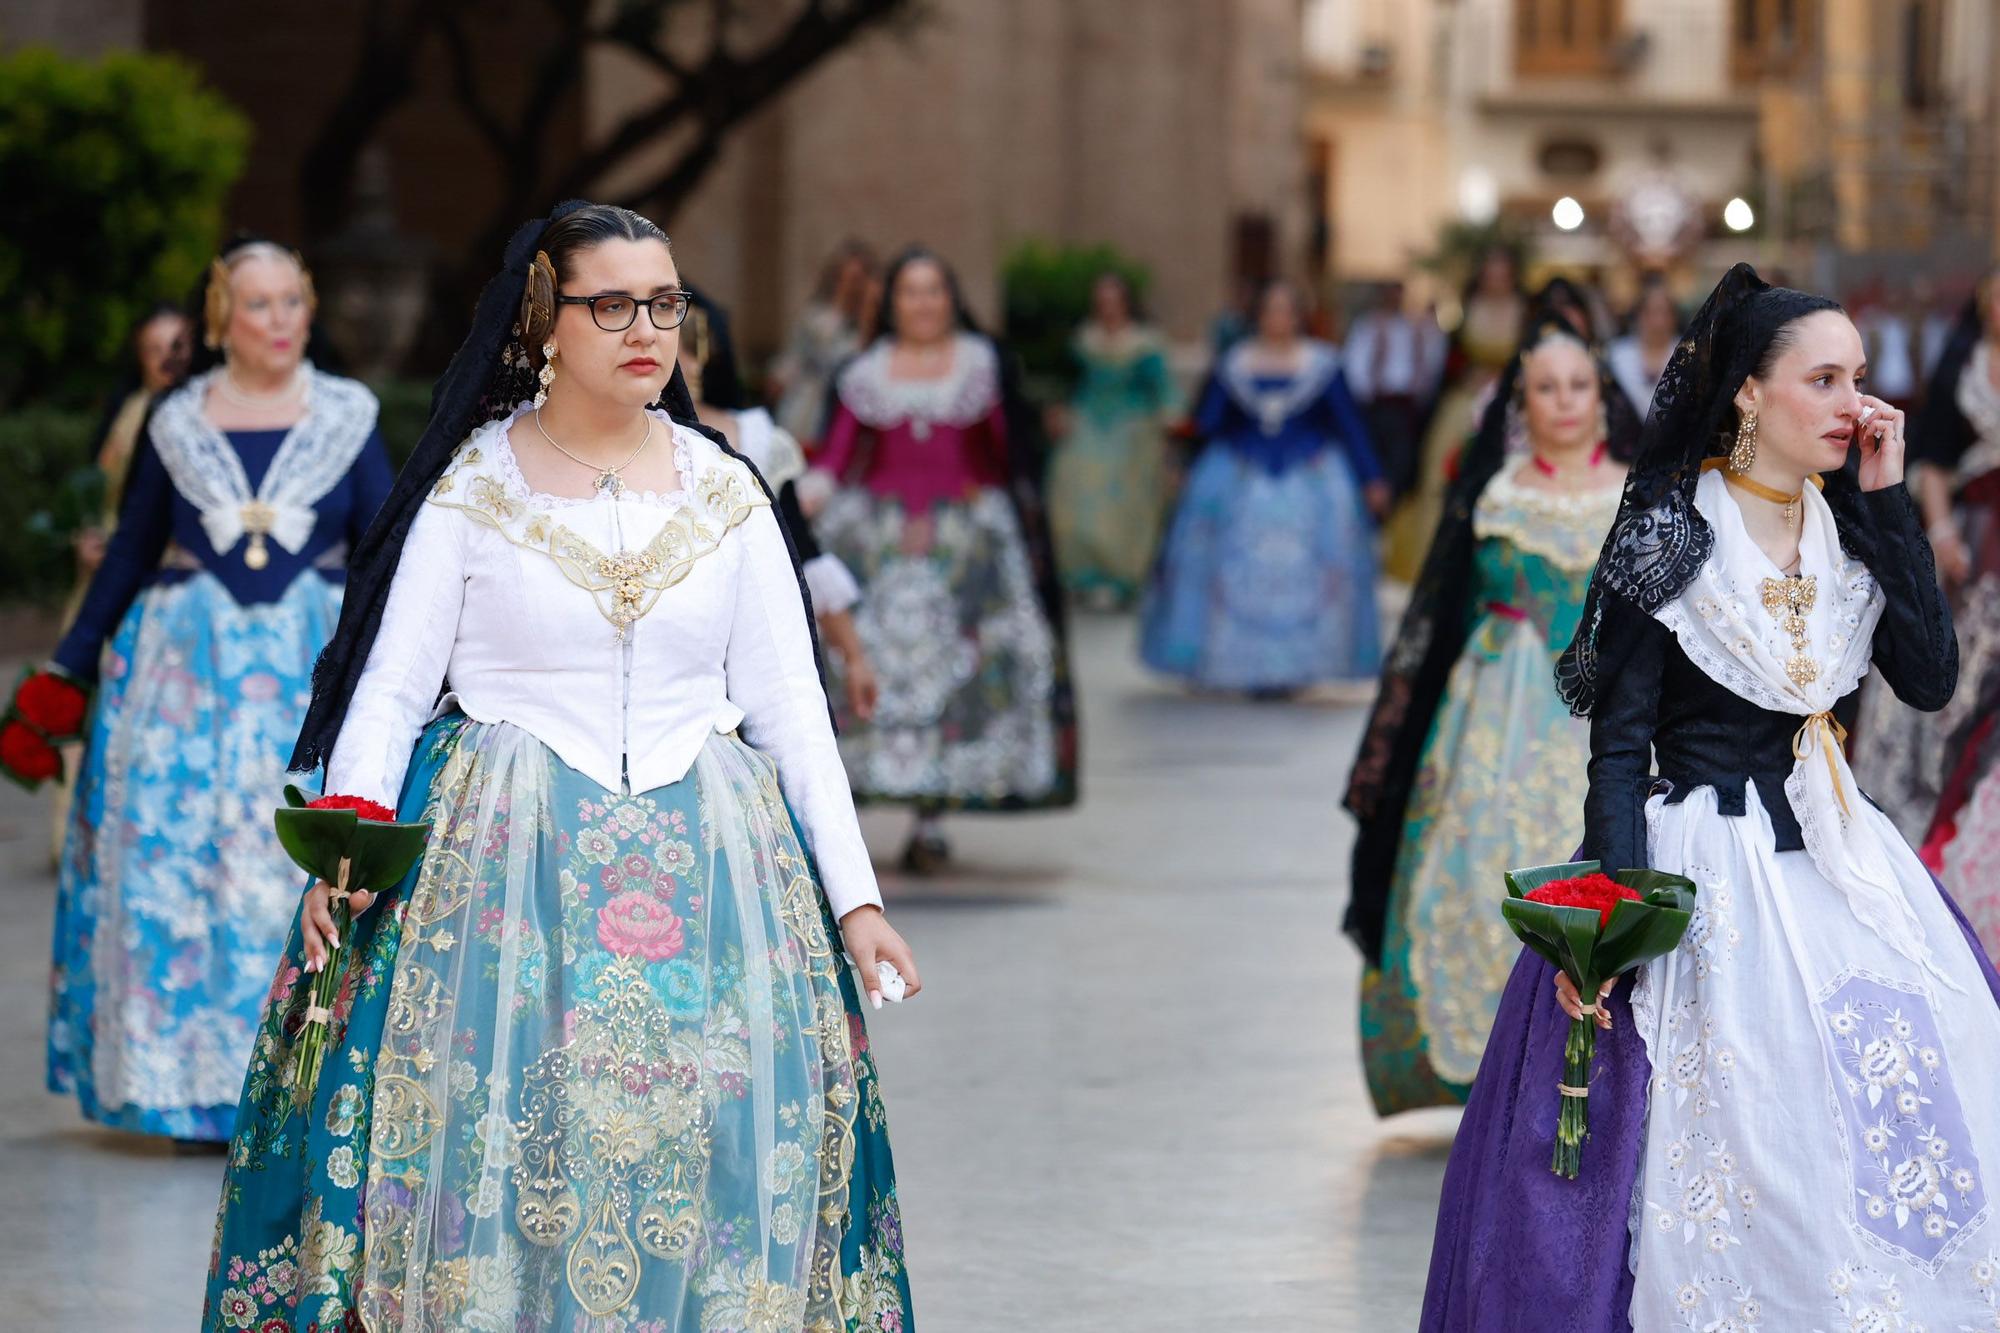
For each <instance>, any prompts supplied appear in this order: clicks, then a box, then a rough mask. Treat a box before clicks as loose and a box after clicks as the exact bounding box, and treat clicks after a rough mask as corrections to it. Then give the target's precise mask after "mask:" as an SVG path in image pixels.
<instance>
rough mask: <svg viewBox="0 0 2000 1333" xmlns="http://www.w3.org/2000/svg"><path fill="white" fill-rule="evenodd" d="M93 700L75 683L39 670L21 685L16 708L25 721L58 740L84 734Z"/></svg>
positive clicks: (17, 694)
mask: <svg viewBox="0 0 2000 1333" xmlns="http://www.w3.org/2000/svg"><path fill="white" fill-rule="evenodd" d="M89 707H90V699H89V696H88V695H86V694H85V693H84V692H83V691H82V690H81V689H78V688H77V686H76V683H75V682H74V681H68V680H64V679H63V678H62V677H61V676H58V675H56V674H55V673H54V672H51V671H38V672H36V673H35V674H34V675H32V676H30V677H28V678H27V679H26V680H24V681H22V682H21V688H20V689H19V690H17V691H15V694H14V709H15V711H16V712H18V713H19V714H20V715H21V716H22V717H23V718H24V719H26V720H27V721H28V722H30V723H32V724H33V725H35V726H36V727H39V728H41V730H42V731H43V732H45V733H46V734H48V735H50V736H54V737H56V738H57V739H67V738H69V737H72V736H76V735H79V734H81V732H82V730H83V719H84V715H85V713H87V712H88V711H89Z"/></svg>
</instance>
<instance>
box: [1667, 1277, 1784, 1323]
mask: <svg viewBox="0 0 2000 1333" xmlns="http://www.w3.org/2000/svg"><path fill="white" fill-rule="evenodd" d="M1673 1318H1674V1320H1675V1322H1676V1324H1677V1326H1678V1327H1681V1328H1685V1329H1698V1330H1700V1333H1747V1330H1750V1329H1755V1328H1762V1327H1765V1324H1764V1303H1763V1302H1762V1301H1760V1300H1758V1299H1757V1296H1756V1294H1755V1293H1754V1292H1752V1291H1751V1290H1750V1288H1749V1287H1747V1286H1745V1285H1744V1284H1743V1283H1741V1282H1738V1281H1737V1280H1736V1279H1735V1278H1732V1277H1729V1276H1726V1275H1724V1274H1713V1273H1704V1274H1703V1275H1701V1276H1700V1277H1694V1278H1689V1279H1688V1280H1687V1281H1686V1282H1683V1283H1681V1285H1680V1286H1678V1287H1676V1288H1675V1289H1674V1309H1673Z"/></svg>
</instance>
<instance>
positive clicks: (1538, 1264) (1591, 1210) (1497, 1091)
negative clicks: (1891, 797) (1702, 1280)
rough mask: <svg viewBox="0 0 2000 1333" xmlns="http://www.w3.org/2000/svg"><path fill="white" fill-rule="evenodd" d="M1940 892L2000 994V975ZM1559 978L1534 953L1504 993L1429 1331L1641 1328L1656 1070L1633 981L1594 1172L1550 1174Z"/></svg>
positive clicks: (1469, 1105) (1464, 1124)
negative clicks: (1638, 1217) (1640, 1250)
mask: <svg viewBox="0 0 2000 1333" xmlns="http://www.w3.org/2000/svg"><path fill="white" fill-rule="evenodd" d="M1938 892H1939V893H1940V894H1942V895H1943V897H1944V900H1945V905H1946V906H1947V907H1949V908H1951V912H1952V915H1953V916H1954V917H1956V918H1957V920H1958V924H1959V928H1960V929H1961V930H1963V931H1964V932H1965V939H1966V943H1968V944H1970V945H1971V946H1972V952H1973V956H1974V957H1975V958H1977V959H1978V960H1979V966H1980V970H1981V971H1982V972H1983V973H1984V974H1985V976H1986V984H1987V987H1988V988H1989V989H1990V990H1991V991H1992V992H1993V998H1994V1000H1995V1001H1996V1002H2000V973H1996V972H1995V971H1994V968H1993V964H1992V962H1991V960H1989V959H1988V958H1987V956H1986V951H1985V950H1984V949H1983V948H1981V947H1980V944H1979V938H1978V936H1976V935H1975V934H1973V931H1972V927H1971V926H1970V925H1968V924H1967V923H1966V920H1965V914H1964V913H1963V912H1960V911H1959V910H1958V904H1957V903H1955V902H1953V901H1952V900H1951V895H1950V894H1948V893H1945V891H1944V890H1943V888H1939V890H1938ZM1555 976H1556V971H1555V969H1554V968H1553V967H1551V966H1549V964H1547V963H1545V962H1543V961H1542V959H1541V958H1540V957H1539V956H1538V955H1536V954H1534V953H1531V952H1529V951H1528V950H1526V949H1523V950H1522V951H1521V958H1520V961H1519V962H1517V963H1516V964H1515V965H1514V974H1513V975H1512V976H1511V977H1509V978H1508V980H1507V989H1506V990H1505V991H1504V992H1502V994H1501V996H1500V1010H1499V1013H1498V1014H1497V1015H1495V1017H1494V1020H1493V1036H1492V1037H1491V1038H1490V1039H1489V1040H1488V1041H1487V1043H1486V1055H1485V1057H1484V1058H1483V1059H1482V1060H1481V1062H1480V1065H1479V1076H1478V1077H1477V1078H1476V1079H1475V1080H1474V1082H1473V1085H1472V1095H1471V1098H1470V1099H1469V1100H1468V1101H1467V1102H1466V1104H1465V1118H1464V1119H1463V1120H1462V1121H1461V1122H1460V1124H1459V1129H1458V1137H1457V1139H1456V1140H1455V1141H1454V1142H1453V1143H1452V1147H1451V1161H1450V1163H1449V1164H1448V1165H1447V1166H1446V1167H1445V1173H1444V1197H1443V1199H1442V1200H1441V1202H1440V1203H1439V1205H1438V1222H1437V1235H1436V1237H1435V1239H1434V1240H1433V1241H1432V1243H1431V1271H1430V1280H1429V1284H1428V1286H1427V1287H1426V1289H1425V1292H1424V1314H1423V1322H1422V1323H1421V1324H1420V1325H1418V1328H1419V1330H1420V1333H1630V1329H1631V1327H1632V1323H1631V1320H1630V1318H1629V1317H1628V1314H1627V1312H1628V1309H1629V1307H1630V1306H1631V1303H1632V1271H1631V1267H1630V1265H1629V1263H1628V1261H1627V1259H1628V1255H1629V1253H1630V1250H1631V1232H1630V1226H1629V1218H1630V1215H1631V1206H1632V1181H1633V1179H1634V1178H1635V1177H1636V1176H1637V1175H1638V1173H1639V1157H1640V1151H1641V1149H1642V1148H1643V1147H1644V1146H1645V1142H1646V1139H1645V1125H1646V1085H1647V1083H1648V1082H1649V1081H1650V1080H1651V1078H1652V1074H1653V1068H1652V1065H1651V1063H1650V1062H1649V1061H1648V1060H1647V1059H1646V1043H1645V1042H1644V1041H1642V1040H1640V1038H1639V1034H1638V1032H1637V1031H1636V1030H1635V1027H1634V1025H1633V1021H1632V1003H1631V992H1632V981H1631V978H1629V977H1627V978H1626V979H1625V980H1623V981H1621V982H1620V983H1619V984H1618V987H1617V989H1616V990H1614V991H1613V992H1612V994H1611V1021H1612V1028H1611V1030H1610V1031H1609V1032H1599V1033H1598V1034H1597V1065H1596V1068H1595V1070H1594V1071H1593V1076H1592V1078H1591V1083H1590V1087H1591V1098H1590V1139H1589V1141H1588V1142H1587V1143H1585V1144H1584V1148H1583V1174H1582V1176H1581V1177H1580V1178H1578V1179H1576V1180H1563V1179H1561V1178H1560V1177H1558V1176H1557V1175H1556V1174H1555V1173H1554V1172H1552V1171H1550V1170H1549V1161H1550V1159H1551V1157H1552V1156H1553V1155H1554V1152H1555V1136H1556V1113H1557V1111H1558V1110H1559V1109H1560V1107H1559V1105H1558V1103H1559V1102H1560V1100H1561V1099H1560V1097H1559V1095H1558V1094H1557V1092H1556V1084H1557V1083H1558V1082H1559V1081H1561V1078H1562V1066H1563V1041H1564V1039H1565V1038H1566V1037H1567V1035H1568V1032H1569V1018H1568V1017H1567V1016H1566V1015H1565V1014H1564V1013H1563V1012H1562V1010H1561V1009H1559V1008H1557V1007H1556V998H1555Z"/></svg>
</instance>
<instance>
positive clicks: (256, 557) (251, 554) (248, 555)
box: [243, 532, 271, 569]
mask: <svg viewBox="0 0 2000 1333" xmlns="http://www.w3.org/2000/svg"><path fill="white" fill-rule="evenodd" d="M243 563H244V564H246V565H248V566H249V567H250V568H252V569H262V568H264V566H266V565H268V564H270V563H271V553H270V552H269V551H267V550H265V549H264V534H263V533H261V532H253V533H251V534H250V545H249V546H247V547H246V548H244V551H243Z"/></svg>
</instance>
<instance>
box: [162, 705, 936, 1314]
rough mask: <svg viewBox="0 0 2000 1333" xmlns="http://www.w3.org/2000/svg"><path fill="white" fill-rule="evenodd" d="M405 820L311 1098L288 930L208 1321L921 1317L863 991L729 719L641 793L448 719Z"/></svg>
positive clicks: (235, 1166)
mask: <svg viewBox="0 0 2000 1333" xmlns="http://www.w3.org/2000/svg"><path fill="white" fill-rule="evenodd" d="M400 814H401V817H402V818H404V819H409V820H418V819H421V820H428V821H430V822H431V824H432V826H433V828H432V836H431V847H430V850H429V852H428V853H427V854H426V856H425V859H424V861H423V862H422V864H421V865H419V866H418V867H417V868H416V869H414V870H412V871H411V873H410V875H409V877H408V878H406V879H405V880H404V882H403V884H402V885H401V886H399V887H398V888H397V889H396V890H394V891H393V892H392V893H391V894H389V895H385V897H384V899H383V901H382V902H381V903H380V904H379V905H377V906H376V907H374V908H373V909H371V910H370V911H368V912H366V913H364V914H363V915H362V916H361V917H360V918H358V920H357V921H356V923H355V925H354V927H353V931H352V935H353V938H352V942H351V948H350V949H348V950H346V951H344V954H345V956H346V957H347V958H348V962H347V964H346V968H347V970H346V974H345V979H344V982H343V985H342V989H341V991H340V995H339V998H338V1000H337V1001H336V1002H335V1004H334V1006H333V1021H332V1028H331V1031H332V1038H331V1040H330V1043H329V1046H328V1050H327V1055H326V1061H325V1066H324V1068H323V1071H322V1073H321V1076H320V1080H319V1085H318V1088H317V1090H316V1092H315V1095H314V1096H313V1098H312V1101H311V1104H310V1106H309V1107H308V1108H306V1109H303V1110H301V1109H300V1108H298V1107H297V1106H296V1105H295V1099H294V1095H293V1088H292V1081H293V1073H294V1070H295V1067H296V1043H297V1038H298V1032H299V1027H300V1021H301V1019H302V1017H303V1011H304V1007H305V1005H306V1003H307V999H308V995H309V989H310V981H311V978H310V977H309V976H308V975H306V974H305V973H304V972H303V961H304V951H303V946H302V941H301V939H300V935H299V929H298V925H297V923H296V921H294V924H293V927H292V933H291V938H290V942H289V943H288V945H287V946H286V949H285V953H284V957H283V959H282V961H281V962H280V964H279V967H278V973H277V978H276V980H275V981H274V983H273V985H272V988H271V993H270V998H269V1001H268V1002H267V1004H266V1006H265V1010H264V1017H263V1023H262V1026H261V1028H260V1030H259V1032H258V1034H257V1039H256V1044H255V1048H254V1052H253V1054H252V1057H251V1063H250V1069H249V1073H248V1077H247V1079H246V1082H245V1084H244V1091H243V1100H242V1106H241V1109H240V1111H239V1112H238V1116H237V1122H236V1137H235V1140H234V1141H233V1142H232V1144H231V1146H230V1153H229V1161H228V1168H227V1173H226V1175H225V1178H224V1183H223V1195H222V1206H221V1210H220V1213H219V1215H218V1217H217V1219H216V1234H215V1249H214V1256H213V1258H212V1259H211V1261H210V1269H209V1274H208V1289H207V1301H206V1306H205V1309H204V1311H203V1315H202V1322H201V1327H202V1329H203V1330H205V1331H208V1333H224V1331H226V1330H237V1329H247V1330H252V1333H328V1331H330V1330H361V1329H368V1330H387V1329H403V1328H422V1329H427V1330H445V1329H450V1330H475V1329H478V1330H484V1329H502V1330H507V1331H508V1333H555V1331H556V1330H561V1333H572V1330H582V1331H584V1333H861V1331H862V1330H866V1331H867V1333H914V1330H915V1323H914V1318H913V1316H912V1314H911V1307H910V1292H909V1283H908V1279H907V1276H906V1274H905V1271H904V1266H903V1231H902V1221H901V1217H900V1213H899V1210H898V1206H897V1198H896V1185H895V1177H894V1168H893V1166H892V1164H891V1161H890V1156H889V1144H888V1139H887V1129H886V1125H885V1116H884V1111H883V1106H882V1097H881V1092H880V1089H879V1087H878V1086H877V1083H876V1077H875V1067H874V1062H873V1059H872V1058H871V1056H870V1055H869V1053H868V1039H867V1033H866V1030H865V1028H864V1027H863V1024H862V1019H861V1005H860V1000H859V997H858V995H857V993H856V989H855V985H854V981H853V978H852V975H851V970H850V969H849V968H847V967H846V966H844V965H843V964H842V962H841V952H840V944H839V938H840V937H839V935H838V933H837V932H836V929H835V926H834V923H833V920H832V916H831V913H830V911H829V910H828V908H827V905H826V900H825V895H824V893H823V891H822V890H821V888H820V886H819V882H818V875H817V872H816V870H815V869H814V867H813V865H812V862H811V858H810V854H809V853H808V852H807V851H806V850H805V848H804V847H803V845H802V844H801V842H800V840H799V838H798V835H797V832H796V825H795V823H794V820H793V818H792V815H791V813H790V811H789V809H788V808H787V806H786V804H785V801H784V798H783V796H782V795H781V794H780V792H779V789H778V784H777V774H776V769H775V767H774V766H773V765H772V763H771V761H770V760H769V759H768V758H766V757H765V756H763V755H762V754H760V753H759V752H757V751H755V750H753V749H751V748H750V747H749V746H747V745H745V744H744V743H743V742H742V741H740V740H738V739H737V738H736V737H734V736H721V735H718V736H715V737H713V738H712V739H710V740H709V741H708V743H707V748H706V749H705V750H704V751H703V754H702V756H701V758H700V759H698V760H697V762H696V764H695V766H694V768H693V769H692V770H690V772H689V773H688V774H687V776H685V777H684V778H682V779H681V780H680V781H678V782H674V783H671V784H669V785H667V786H664V787H659V788H655V789H653V790H651V791H648V792H643V793H638V794H635V795H632V796H622V795H619V794H617V793H614V792H607V791H606V790H605V789H604V788H603V787H602V786H601V785H599V784H597V783H594V782H592V781H590V780H589V779H588V778H586V777H585V776H584V775H582V774H581V773H578V772H577V771H576V770H575V769H572V768H570V767H569V766H567V765H566V764H564V763H563V762H562V760H561V759H560V758H558V757H557V756H556V755H555V753H554V751H552V750H550V749H549V748H548V747H547V746H545V745H543V744H541V743H540V742H538V741H536V740H534V738H533V737H531V736H529V735H527V733H525V732H523V731H521V730H519V729H518V728H515V727H512V726H509V725H507V724H505V723H493V724H488V723H481V722H474V721H469V720H468V719H467V718H465V717H464V716H463V715H460V714H456V713H454V714H451V715H449V716H447V717H445V718H441V719H440V720H438V721H436V722H433V723H432V724H431V725H430V727H429V728H428V729H427V730H426V731H425V733H424V734H423V736H422V738H421V739H420V740H419V742H418V744H417V747H416V751H415V755H414V757H413V761H412V763H411V765H410V771H409V776H408V778H407V780H406V782H405V786H404V790H403V796H402V799H401V810H400ZM663 894H664V895H668V900H662V899H661V896H660V895H663ZM664 901H670V905H663V902H664ZM339 956H340V955H336V957H339Z"/></svg>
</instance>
